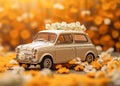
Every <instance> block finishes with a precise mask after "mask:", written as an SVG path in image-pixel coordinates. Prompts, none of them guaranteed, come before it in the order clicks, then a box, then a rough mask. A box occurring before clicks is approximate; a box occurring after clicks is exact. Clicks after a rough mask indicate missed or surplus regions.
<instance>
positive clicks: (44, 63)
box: [40, 57, 53, 69]
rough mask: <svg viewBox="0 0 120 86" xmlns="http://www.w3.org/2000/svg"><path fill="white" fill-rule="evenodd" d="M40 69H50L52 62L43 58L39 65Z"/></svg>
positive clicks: (47, 58) (50, 59)
mask: <svg viewBox="0 0 120 86" xmlns="http://www.w3.org/2000/svg"><path fill="white" fill-rule="evenodd" d="M40 66H41V69H43V68H49V69H51V68H52V66H53V60H52V58H51V57H44V58H43V59H42V61H41V63H40Z"/></svg>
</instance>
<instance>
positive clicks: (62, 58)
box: [55, 34, 75, 63]
mask: <svg viewBox="0 0 120 86" xmlns="http://www.w3.org/2000/svg"><path fill="white" fill-rule="evenodd" d="M72 45H73V37H72V35H71V34H61V35H60V36H59V37H58V40H57V43H56V45H55V52H56V58H55V60H56V62H57V63H65V62H68V61H70V60H72V59H73V58H74V57H75V49H74V47H72Z"/></svg>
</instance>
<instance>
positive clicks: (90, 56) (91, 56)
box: [86, 53, 94, 63]
mask: <svg viewBox="0 0 120 86" xmlns="http://www.w3.org/2000/svg"><path fill="white" fill-rule="evenodd" d="M93 60H94V55H93V54H92V53H89V54H88V55H87V56H86V61H87V62H88V63H91V62H92V61H93Z"/></svg>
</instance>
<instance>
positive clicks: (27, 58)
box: [16, 53, 38, 64]
mask: <svg viewBox="0 0 120 86" xmlns="http://www.w3.org/2000/svg"><path fill="white" fill-rule="evenodd" d="M16 60H17V61H18V62H19V63H24V64H37V63H38V60H37V58H36V57H34V56H33V55H32V54H25V53H17V55H16Z"/></svg>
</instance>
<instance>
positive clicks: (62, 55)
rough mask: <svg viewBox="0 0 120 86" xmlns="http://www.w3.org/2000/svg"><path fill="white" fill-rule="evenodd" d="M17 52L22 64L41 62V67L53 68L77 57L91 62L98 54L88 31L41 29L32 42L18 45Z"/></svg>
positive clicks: (18, 59) (17, 57)
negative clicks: (54, 65)
mask: <svg viewBox="0 0 120 86" xmlns="http://www.w3.org/2000/svg"><path fill="white" fill-rule="evenodd" d="M16 52H17V55H16V59H17V61H18V62H19V63H20V65H21V64H27V65H28V66H30V65H38V64H39V65H40V66H41V68H52V66H53V64H56V63H66V62H68V61H70V60H72V59H74V58H76V57H78V58H80V59H81V60H82V61H87V62H89V63H90V62H92V61H93V60H94V59H95V58H96V57H97V56H98V53H97V50H96V48H95V46H94V45H93V44H92V42H91V40H90V38H89V36H88V35H87V33H85V32H84V31H77V30H43V31H40V32H38V34H37V35H36V36H35V38H34V40H33V42H32V43H29V44H25V45H20V46H18V47H17V48H16Z"/></svg>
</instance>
